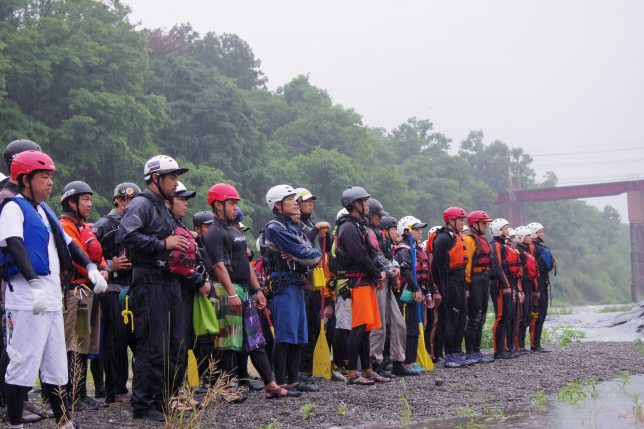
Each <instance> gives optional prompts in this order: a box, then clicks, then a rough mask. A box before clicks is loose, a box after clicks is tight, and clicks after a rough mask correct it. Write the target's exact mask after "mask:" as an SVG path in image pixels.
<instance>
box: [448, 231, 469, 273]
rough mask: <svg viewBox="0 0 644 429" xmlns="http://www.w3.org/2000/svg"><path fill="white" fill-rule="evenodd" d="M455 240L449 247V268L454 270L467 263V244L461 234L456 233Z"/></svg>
mask: <svg viewBox="0 0 644 429" xmlns="http://www.w3.org/2000/svg"><path fill="white" fill-rule="evenodd" d="M454 238H455V242H454V245H453V246H452V248H451V249H449V269H450V270H452V271H454V270H457V269H459V268H463V267H464V266H465V265H467V246H466V245H465V241H463V239H462V238H461V236H460V235H459V234H454Z"/></svg>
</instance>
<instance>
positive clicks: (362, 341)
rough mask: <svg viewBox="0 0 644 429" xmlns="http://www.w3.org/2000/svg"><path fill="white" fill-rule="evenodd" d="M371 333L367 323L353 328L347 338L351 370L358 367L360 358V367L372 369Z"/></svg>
mask: <svg viewBox="0 0 644 429" xmlns="http://www.w3.org/2000/svg"><path fill="white" fill-rule="evenodd" d="M370 333H371V332H370V331H367V325H360V326H356V327H355V328H351V332H350V333H349V338H348V339H347V355H348V358H349V369H350V370H351V371H354V370H357V369H358V359H360V367H361V369H362V370H363V371H364V370H368V369H371V360H370V359H369V334H370Z"/></svg>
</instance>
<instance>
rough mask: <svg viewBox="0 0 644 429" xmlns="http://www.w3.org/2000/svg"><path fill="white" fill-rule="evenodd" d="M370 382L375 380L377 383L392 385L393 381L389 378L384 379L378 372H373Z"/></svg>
mask: <svg viewBox="0 0 644 429" xmlns="http://www.w3.org/2000/svg"><path fill="white" fill-rule="evenodd" d="M369 380H373V381H375V382H376V383H390V382H391V381H392V380H391V378H389V377H383V376H382V375H380V374H378V373H377V372H373V373H371V374H370V375H369Z"/></svg>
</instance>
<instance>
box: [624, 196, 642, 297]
mask: <svg viewBox="0 0 644 429" xmlns="http://www.w3.org/2000/svg"><path fill="white" fill-rule="evenodd" d="M626 201H627V203H628V220H629V222H630V230H631V299H632V300H633V302H637V300H638V299H639V297H642V296H644V191H640V190H637V191H629V192H627V193H626Z"/></svg>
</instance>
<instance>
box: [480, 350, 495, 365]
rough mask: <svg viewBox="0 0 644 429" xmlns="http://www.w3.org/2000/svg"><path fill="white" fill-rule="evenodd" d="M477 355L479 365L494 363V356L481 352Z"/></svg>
mask: <svg viewBox="0 0 644 429" xmlns="http://www.w3.org/2000/svg"><path fill="white" fill-rule="evenodd" d="M477 355H478V358H479V362H481V363H492V362H494V356H492V355H488V354H484V353H481V352H478V353H477Z"/></svg>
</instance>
